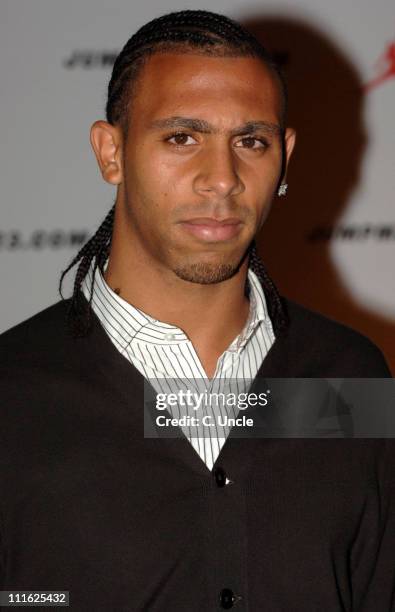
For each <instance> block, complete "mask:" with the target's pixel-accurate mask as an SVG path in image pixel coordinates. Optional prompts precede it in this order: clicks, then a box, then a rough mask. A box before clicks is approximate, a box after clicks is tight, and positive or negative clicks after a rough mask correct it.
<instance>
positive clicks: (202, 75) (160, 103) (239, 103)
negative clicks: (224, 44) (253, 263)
mask: <svg viewBox="0 0 395 612" xmlns="http://www.w3.org/2000/svg"><path fill="white" fill-rule="evenodd" d="M280 116H281V98H280V93H279V87H278V84H277V82H276V80H275V77H273V75H272V74H271V73H270V71H269V70H268V69H267V68H266V66H265V65H264V64H263V62H262V61H260V60H258V59H256V58H245V57H242V58H231V57H212V56H206V55H193V54H189V53H187V54H170V53H168V54H156V55H153V56H152V57H150V58H149V60H148V61H147V63H146V65H145V66H144V68H143V71H142V75H141V78H140V80H139V82H138V85H137V88H136V91H135V93H134V95H133V100H132V104H131V110H130V116H129V131H128V137H127V141H126V142H125V143H124V149H123V178H122V183H121V185H120V187H119V188H120V193H121V200H122V205H123V206H124V207H125V211H124V213H125V214H124V216H123V218H124V219H125V220H126V225H127V227H126V228H124V229H125V230H126V236H127V240H128V241H129V240H130V241H131V243H130V244H132V243H133V250H135V249H136V248H138V249H139V250H140V252H142V253H144V256H146V257H148V258H149V259H150V261H151V263H152V264H154V265H156V267H158V266H159V267H160V268H161V269H166V270H167V271H172V273H175V274H176V275H177V276H178V277H180V278H182V279H184V280H187V281H192V282H195V283H203V284H206V283H213V282H220V281H223V280H225V279H227V278H230V277H231V276H232V275H233V274H234V273H235V272H236V270H237V269H238V267H239V265H240V262H241V261H242V259H243V257H244V255H245V253H246V250H247V248H248V246H249V244H250V243H251V241H252V239H253V238H254V236H255V234H256V233H257V232H258V230H259V229H260V228H261V226H262V224H263V222H264V220H265V218H266V216H267V214H268V212H269V208H270V204H271V201H272V198H273V196H274V193H275V190H276V188H277V185H278V181H279V178H280V172H281V166H282V139H281V132H280ZM291 148H292V147H291ZM123 235H124V236H125V232H123Z"/></svg>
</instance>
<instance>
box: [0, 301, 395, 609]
mask: <svg viewBox="0 0 395 612" xmlns="http://www.w3.org/2000/svg"><path fill="white" fill-rule="evenodd" d="M67 305H68V304H67V301H66V302H58V303H57V304H54V305H53V306H51V307H49V308H47V309H46V310H44V311H42V312H40V313H38V314H37V315H35V316H34V317H32V318H31V319H29V320H27V321H25V322H23V323H21V324H19V325H18V326H16V327H14V328H13V329H11V330H9V331H7V332H6V333H4V334H3V335H2V336H1V337H0V351H1V357H0V366H1V370H0V371H1V403H0V466H1V467H0V504H1V505H0V512H1V515H0V519H1V522H0V589H2V590H17V589H19V590H33V591H39V590H41V591H42V590H68V591H69V592H70V609H71V610H73V611H74V610H75V611H79V612H101V611H103V612H104V611H106V612H108V611H114V612H126V610H128V611H130V610H132V611H143V610H148V611H149V612H173V611H174V612H178V611H180V612H186V611H188V612H201V611H210V612H211V611H213V610H221V609H224V608H226V607H227V606H228V607H229V606H231V605H232V604H231V603H230V604H227V603H226V602H227V601H229V600H231V599H232V593H233V596H236V595H237V596H239V597H241V599H239V600H238V601H237V603H235V605H234V608H235V610H238V611H239V612H247V611H249V612H261V611H263V610H264V611H266V612H299V611H300V612H302V611H303V612H316V611H320V612H323V611H325V612H335V611H339V612H340V611H351V610H352V611H358V612H367V611H371V612H373V611H374V612H389V611H390V610H395V603H394V602H395V503H394V492H395V487H394V484H393V483H394V477H393V474H394V467H395V459H394V455H395V451H394V444H393V441H392V440H380V439H330V440H324V439H237V438H233V437H232V436H230V437H229V438H228V440H227V441H226V443H225V445H224V447H223V449H222V451H221V453H220V455H219V457H218V459H217V461H216V463H215V466H214V470H213V472H210V471H209V470H208V468H207V467H206V465H205V464H204V463H203V462H202V461H201V459H200V458H199V456H198V455H197V453H196V452H195V451H194V450H193V448H192V447H191V445H190V443H189V442H188V441H187V440H186V439H182V438H181V439H172V440H169V439H144V437H143V410H142V406H143V382H144V379H143V377H142V376H141V374H140V373H139V372H138V371H137V370H136V369H135V368H134V367H133V366H132V365H131V364H130V363H129V362H128V361H127V360H126V358H124V357H123V356H121V355H120V353H119V352H118V351H117V349H116V348H115V347H114V345H113V344H112V342H111V341H110V339H109V338H108V336H107V335H106V333H105V332H104V330H103V328H102V327H101V325H100V323H99V321H98V319H97V318H96V317H95V318H94V326H93V330H92V333H91V334H90V335H89V336H88V337H86V338H79V339H73V338H72V337H71V336H70V335H69V334H68V332H67V329H66V325H65V315H66V308H67ZM287 307H288V312H289V316H290V325H289V328H288V330H287V331H285V332H283V333H282V334H279V335H278V336H277V338H276V341H275V342H274V344H273V346H272V348H271V349H270V351H269V353H268V355H267V357H266V358H265V360H264V362H263V365H262V367H261V370H260V372H259V373H258V376H263V377H306V378H307V377H312V378H313V377H323V378H331V377H334V378H337V377H377V378H380V377H387V376H389V375H390V374H389V371H388V368H387V366H386V364H385V361H384V359H383V357H382V355H381V353H380V351H379V350H378V349H377V348H376V347H375V346H374V345H373V344H372V343H371V342H370V341H369V340H367V339H366V338H364V337H363V336H361V335H359V334H357V333H356V332H354V331H352V330H350V329H348V328H346V327H344V326H341V325H339V324H337V323H334V322H332V321H330V320H328V319H326V318H324V317H322V316H321V315H318V314H314V313H312V312H310V311H307V310H306V309H304V308H302V307H300V306H297V305H296V304H294V303H292V302H287ZM221 470H222V471H221ZM224 475H226V476H228V478H229V479H230V480H232V481H233V484H228V485H226V486H222V485H223V482H224V480H223V476H224ZM224 589H229V590H230V591H224ZM221 593H222V600H221ZM221 601H222V603H221ZM18 609H19V608H18Z"/></svg>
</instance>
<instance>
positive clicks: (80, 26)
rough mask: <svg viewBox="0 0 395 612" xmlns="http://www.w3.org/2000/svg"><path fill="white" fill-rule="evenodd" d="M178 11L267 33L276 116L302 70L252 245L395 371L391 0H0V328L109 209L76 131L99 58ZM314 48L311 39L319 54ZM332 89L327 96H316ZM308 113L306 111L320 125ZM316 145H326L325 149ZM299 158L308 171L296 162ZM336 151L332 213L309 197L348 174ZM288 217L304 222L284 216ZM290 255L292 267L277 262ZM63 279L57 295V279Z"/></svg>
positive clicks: (102, 94)
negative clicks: (278, 182)
mask: <svg viewBox="0 0 395 612" xmlns="http://www.w3.org/2000/svg"><path fill="white" fill-rule="evenodd" d="M185 8H191V9H196V8H199V9H208V10H214V11H218V12H222V13H225V14H227V15H229V16H230V17H234V18H236V19H239V20H241V21H243V22H245V23H247V24H248V25H250V24H255V26H256V24H258V26H259V27H258V29H259V30H260V31H264V32H269V34H268V40H269V39H270V37H271V36H270V31H271V32H272V33H273V36H272V38H273V37H274V42H273V40H272V41H270V42H271V45H268V46H269V48H271V49H272V50H273V51H275V52H277V53H279V54H280V55H281V56H284V58H285V67H286V68H287V66H288V68H289V70H290V76H291V81H292V82H293V90H292V91H291V94H292V95H291V113H290V117H292V103H293V102H294V101H296V102H297V100H298V95H299V93H300V94H301V95H302V93H303V92H302V88H301V87H302V86H300V91H299V90H298V75H299V74H300V75H302V76H304V78H305V79H306V78H307V76H308V79H309V83H310V84H311V87H312V89H311V91H312V92H313V93H312V94H311V95H310V94H309V100H308V101H307V107H306V108H305V112H304V114H301V113H299V115H298V117H297V116H296V115H295V120H296V122H297V123H298V122H299V123H298V125H297V126H296V127H297V129H298V131H299V132H301V134H300V133H299V137H300V138H299V142H301V143H302V145H301V147H300V150H299V151H300V152H299V162H298V158H297V155H298V153H296V162H295V164H296V170H295V173H294V175H292V172H291V174H290V177H289V178H290V181H289V182H290V196H289V198H288V197H287V202H286V203H285V204H283V203H282V201H283V200H284V199H283V200H282V201H281V206H282V207H283V209H282V211H280V212H277V211H276V210H275V211H274V212H273V213H272V214H273V220H272V219H269V225H268V229H266V234H265V230H264V232H263V238H262V241H261V243H260V245H261V247H262V251H263V253H264V254H266V258H267V261H268V262H269V269H270V271H271V272H272V274H273V276H274V279H275V280H276V281H277V282H278V284H279V286H280V289H281V290H282V291H283V292H284V293H285V294H288V295H289V296H290V297H293V298H294V299H298V301H299V302H302V303H305V304H306V305H308V306H310V307H313V308H316V309H319V310H321V311H324V312H326V314H329V315H331V316H334V317H336V318H338V319H340V320H343V321H345V322H346V323H348V324H351V325H352V326H354V327H356V328H357V329H360V330H361V331H362V332H364V333H367V334H368V335H370V337H372V339H373V340H375V341H376V342H378V343H379V344H380V346H381V347H382V348H383V350H384V351H385V353H386V355H387V358H388V360H389V361H390V362H391V363H392V366H393V367H395V348H394V347H395V274H394V261H395V257H394V256H395V214H394V197H393V190H394V176H393V175H394V170H395V164H394V155H393V151H394V150H395V122H394V108H395V104H394V102H395V95H394V94H395V3H394V2H393V1H392V0H379V1H378V2H376V3H373V2H371V1H370V0H358V1H357V0H349V1H348V2H344V0H332V1H331V2H328V1H327V0H298V1H292V0H288V1H286V0H276V2H275V3H265V2H255V3H253V2H248V0H222V1H221V0H210V2H204V1H202V0H195V1H193V2H192V1H187V0H184V1H182V2H181V1H178V0H174V1H173V2H170V1H162V2H161V3H160V5H159V3H158V2H157V0H155V1H154V0H145V2H144V3H140V2H133V1H131V0H127V1H126V0H112V1H111V2H108V1H107V0H68V1H67V2H64V1H62V0H1V3H0V46H1V52H0V74H1V113H0V133H1V135H2V138H1V142H0V172H1V199H2V216H1V223H0V271H1V280H2V289H3V290H2V309H1V316H0V331H3V330H5V329H7V328H9V327H11V326H12V325H14V324H16V323H18V322H20V321H22V320H23V319H25V318H27V317H28V316H30V315H32V314H34V313H35V312H38V311H39V310H41V309H42V308H44V307H46V306H48V305H50V304H51V303H53V302H54V301H56V300H58V299H59V296H58V293H57V286H58V280H59V275H60V272H61V270H63V269H64V268H65V267H66V264H67V263H68V262H69V261H70V259H71V257H72V256H73V255H74V254H75V253H76V252H77V250H78V248H79V246H81V244H82V242H83V241H84V240H85V239H86V238H87V237H88V235H89V234H90V233H91V232H92V231H93V230H94V229H95V228H96V227H97V226H98V224H99V223H100V221H101V220H102V218H103V217H104V215H105V214H106V212H107V211H108V210H109V208H110V207H111V205H112V203H113V200H114V197H115V191H114V190H113V189H112V188H110V187H109V186H108V185H106V184H105V183H104V182H103V181H102V180H101V177H100V176H99V172H98V170H97V167H96V162H95V160H94V156H93V153H92V152H91V150H90V144H89V129H90V126H91V124H92V123H93V121H94V120H96V119H98V118H101V117H104V106H105V100H106V88H107V83H108V79H109V76H110V72H111V64H112V61H113V57H114V54H116V52H117V51H118V50H119V49H120V48H121V47H122V46H123V44H124V43H125V42H126V40H127V39H128V38H129V37H130V35H131V34H132V33H134V32H135V31H136V29H137V28H138V27H140V26H141V25H142V24H143V23H145V22H147V21H148V20H150V19H152V18H154V17H157V16H159V15H160V14H163V13H165V12H169V11H170V10H179V9H185ZM271 24H272V29H271V30H270V26H271ZM287 28H288V29H287ZM288 31H289V32H290V35H289V36H288V35H287V32H288ZM277 34H278V36H277V39H276V35H277ZM303 37H304V41H305V42H303ZM311 41H313V43H312V42H311ZM263 42H264V43H265V40H263ZM311 44H313V46H311ZM315 44H316V45H317V47H316V49H318V50H319V49H324V51H323V55H322V63H320V62H321V59H320V55H319V53H320V52H319V51H318V52H317V51H316V49H315V47H314V45H315ZM297 45H299V47H297ZM303 45H305V48H303ZM273 46H274V48H273ZM302 48H303V49H302ZM298 49H301V51H300V53H298ZM325 54H326V56H325V57H324V55H325ZM331 54H332V56H331ZM328 58H329V59H328ZM331 58H332V59H331ZM332 60H333V61H332ZM379 60H380V61H379ZM391 62H392V63H391ZM339 66H340V68H339ZM344 66H347V70H348V73H347V74H350V75H351V74H352V75H353V76H352V78H351V77H350V83H351V81H353V87H354V90H355V87H356V85H355V84H356V83H358V84H359V85H358V87H360V88H361V92H360V95H359V98H358V99H359V102H360V104H359V108H358V111H357V110H355V112H354V111H353V109H352V107H351V111H350V108H349V107H347V108H348V111H347V112H349V113H350V115H349V117H350V118H351V119H350V120H348V119H347V121H345V125H342V124H341V121H340V125H341V129H336V125H337V119H336V116H334V115H336V113H337V114H338V115H339V116H340V115H343V105H344V108H346V106H345V105H346V103H347V104H349V105H350V101H351V98H348V97H347V95H348V94H347V86H345V87H344V90H343V93H342V94H341V96H343V97H341V98H339V96H340V94H339V96H338V97H336V96H337V87H338V85H337V75H339V78H340V77H341V78H343V81H342V82H343V85H344V74H346V72H345V71H343V72H344V74H343V76H341V71H342V69H343V68H344ZM342 67H343V68H342ZM316 78H317V79H319V80H320V82H321V84H322V83H325V82H327V85H326V86H327V87H328V90H327V91H328V92H329V97H328V95H325V100H326V102H325V101H324V102H323V101H322V100H324V97H323V98H322V99H321V98H319V96H318V97H317V100H315V98H314V82H315V79H316ZM347 78H348V77H347ZM303 82H304V81H303V78H302V79H301V83H303ZM350 89H351V85H350ZM354 90H353V91H354ZM304 91H306V89H304ZM322 91H324V90H322ZM358 91H359V89H358ZM354 93H355V91H354ZM350 95H351V94H350ZM331 96H332V97H333V101H334V102H335V104H334V105H333V106H332V102H331V103H330V104H329V103H327V102H328V100H331ZM344 101H345V102H344ZM336 102H337V103H338V104H337V105H336ZM299 103H300V100H299ZM310 113H311V116H313V115H314V113H316V115H315V116H317V117H318V116H320V117H321V119H320V121H322V128H323V130H322V131H321V130H319V131H317V123H314V121H310V119H309V116H310ZM357 114H359V115H360V116H359V119H358V120H359V122H360V128H361V131H362V132H363V143H364V144H363V146H360V147H359V149H358V151H359V152H358V155H356V156H355V155H354V152H355V151H354V150H352V155H351V154H349V153H348V152H347V146H348V144H349V143H350V135H349V133H348V127H347V126H349V125H351V127H350V129H351V130H353V132H352V133H353V138H354V140H355V134H356V131H358V130H357V128H356V125H353V120H354V119H355V117H356V115H357ZM302 115H303V117H302ZM301 117H302V120H301ZM309 121H310V123H309ZM328 122H329V123H328ZM343 123H344V122H343ZM326 125H330V126H331V129H330V133H328V132H329V130H327V131H326V132H325V126H326ZM333 126H335V128H334V129H333ZM313 128H314V130H313ZM358 129H359V128H358ZM309 130H310V131H311V132H312V133H311V134H310V136H309ZM304 137H305V140H303V138H304ZM309 138H310V140H309ZM303 143H304V145H303ZM311 143H314V145H311ZM327 145H330V150H331V151H333V154H332V153H331V155H330V158H329V157H328V152H327V151H328V148H327ZM358 146H359V145H358ZM312 148H313V149H314V151H313V152H312ZM345 151H346V152H347V156H348V157H347V158H346V159H344V156H345V155H346V154H345ZM350 151H351V149H350ZM325 152H326V153H325ZM342 154H343V157H342ZM309 155H311V159H315V165H313V166H311V164H310V165H309V164H307V160H309V159H310V157H309ZM325 155H326V156H325ZM350 155H351V157H352V156H354V157H353V163H352V164H351V166H350V177H351V175H352V180H351V178H350V183H349V184H347V187H344V185H343V187H342V192H341V193H342V196H341V200H342V201H341V205H340V201H339V202H333V209H332V208H331V207H332V204H328V202H326V200H325V197H324V196H325V194H327V193H328V190H329V192H330V190H331V189H332V188H333V185H334V184H335V183H336V180H337V178H336V177H339V176H343V177H344V176H347V175H348V170H347V168H346V166H347V164H348V159H349V157H350ZM321 156H322V157H321ZM317 157H318V161H317ZM320 157H321V158H322V159H323V163H322V165H321V166H320V164H319V159H320ZM354 158H355V159H354ZM356 158H358V160H357V161H356ZM303 164H304V165H303ZM311 168H314V171H313V170H311ZM301 170H303V172H302V171H301ZM292 181H293V182H292ZM292 191H293V192H294V196H292ZM333 193H334V194H336V193H337V192H336V191H334V192H333ZM337 198H338V196H337V195H335V196H334V198H333V199H337ZM322 201H323V202H324V203H325V206H323V207H321V204H320V203H321V202H322ZM304 204H305V206H306V210H305V211H304ZM276 206H280V203H278V204H276ZM301 218H304V219H305V223H304V224H303V223H302V224H301V225H300V224H299V225H298V223H299V222H300V219H301ZM294 224H295V225H294ZM290 227H291V228H292V230H293V235H294V234H295V233H296V234H297V236H296V237H295V236H294V237H293V238H292V239H291V238H290V240H289V241H288V243H286V244H284V240H282V237H281V231H282V230H283V229H284V228H285V233H286V232H287V231H288V232H289V229H290ZM286 228H288V230H287V229H286ZM273 229H275V230H276V232H277V234H275V232H274V231H273V232H272V231H271V230H273ZM279 231H280V235H279V234H278V232H279ZM298 232H299V233H298ZM269 233H270V238H269V237H268V238H267V240H266V239H265V236H266V235H268V234H269ZM272 234H275V235H274V237H273V236H272ZM287 249H288V252H287ZM298 257H300V262H303V270H304V274H303V278H301V274H300V273H299V272H298V270H300V267H299V268H298V264H297V263H295V262H297V261H298ZM290 258H291V261H292V264H293V266H294V264H295V266H296V267H290V266H288V261H289V260H290ZM321 264H322V265H321ZM69 276H71V277H72V273H70V275H69ZM64 288H65V291H64V293H65V294H66V295H69V293H70V289H71V278H69V280H68V282H66V283H65V285H64Z"/></svg>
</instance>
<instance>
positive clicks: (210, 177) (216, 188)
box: [193, 144, 245, 199]
mask: <svg viewBox="0 0 395 612" xmlns="http://www.w3.org/2000/svg"><path fill="white" fill-rule="evenodd" d="M197 163H198V169H197V174H196V176H195V179H194V185H193V186H194V190H195V192H196V193H198V194H200V195H203V196H208V195H210V194H212V195H213V196H215V197H216V198H219V199H225V198H227V197H230V196H236V195H239V194H240V193H242V192H243V191H244V189H245V187H244V184H243V182H242V180H241V178H240V176H239V169H238V165H237V159H235V156H234V154H233V152H232V150H231V148H230V147H229V145H228V144H226V145H225V144H224V145H219V144H217V145H212V146H210V147H207V148H205V150H204V151H202V155H201V156H200V159H199V160H198V161H197Z"/></svg>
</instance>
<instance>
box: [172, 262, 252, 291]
mask: <svg viewBox="0 0 395 612" xmlns="http://www.w3.org/2000/svg"><path fill="white" fill-rule="evenodd" d="M196 259H197V258H196ZM243 260H244V257H242V258H240V257H238V258H235V259H234V261H232V259H231V258H229V257H227V258H226V260H225V261H224V259H223V257H222V258H221V260H220V261H204V260H203V258H200V261H196V260H195V261H190V262H187V261H185V259H184V260H183V261H182V262H180V263H179V264H177V265H175V266H173V272H174V273H175V274H176V275H177V276H178V277H179V278H181V279H182V280H185V281H189V282H191V283H199V284H201V285H211V284H215V283H221V282H223V281H225V280H228V279H229V278H232V276H234V275H235V274H237V272H238V271H239V269H240V266H241V264H242V263H243Z"/></svg>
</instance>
